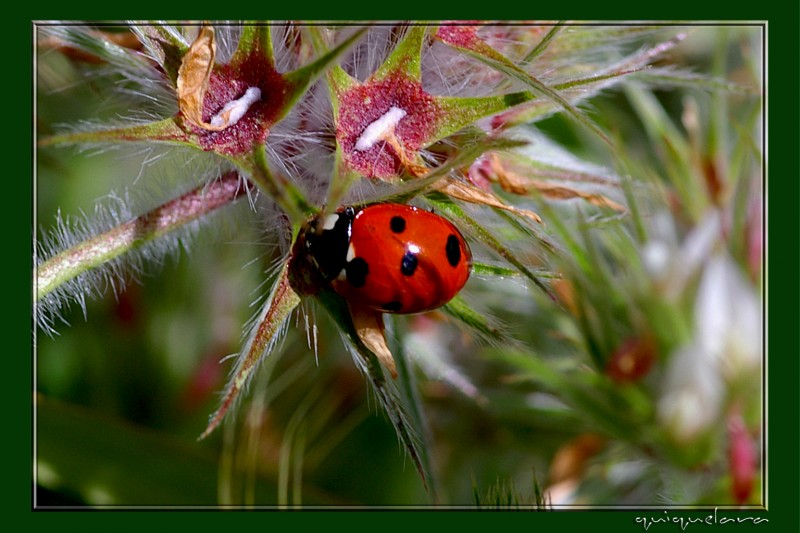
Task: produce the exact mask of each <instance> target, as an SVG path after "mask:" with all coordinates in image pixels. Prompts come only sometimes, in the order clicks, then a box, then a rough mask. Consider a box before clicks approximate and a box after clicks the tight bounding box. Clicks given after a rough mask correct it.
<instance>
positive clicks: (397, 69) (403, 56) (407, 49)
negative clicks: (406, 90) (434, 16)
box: [370, 25, 426, 82]
mask: <svg viewBox="0 0 800 533" xmlns="http://www.w3.org/2000/svg"><path fill="white" fill-rule="evenodd" d="M425 31H426V27H425V26H417V25H415V26H410V27H409V28H408V29H407V30H406V33H405V35H404V36H403V38H402V40H400V42H399V43H397V46H395V47H394V49H393V50H392V53H391V54H389V57H387V58H386V61H384V62H383V64H382V65H381V66H380V67H379V68H378V70H376V71H375V73H373V75H372V76H371V77H370V79H372V80H383V79H385V78H388V77H390V76H394V75H401V76H404V77H406V78H408V79H410V80H414V81H417V82H418V81H420V80H421V79H422V71H421V63H422V43H423V41H424V40H425Z"/></svg>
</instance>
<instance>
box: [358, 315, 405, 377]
mask: <svg viewBox="0 0 800 533" xmlns="http://www.w3.org/2000/svg"><path fill="white" fill-rule="evenodd" d="M350 315H351V316H352V317H353V326H355V329H356V333H357V334H358V338H359V339H361V342H363V343H364V345H365V346H366V347H367V348H369V349H370V351H371V352H372V353H374V354H375V355H376V356H377V357H378V360H379V361H380V362H381V363H382V364H383V366H385V367H386V369H387V370H388V371H389V373H390V374H391V375H392V377H393V378H397V369H396V368H395V364H394V358H393V357H392V352H391V351H390V350H389V346H387V344H386V336H385V335H384V326H383V314H382V313H381V312H379V311H375V310H373V309H369V308H366V307H363V306H359V305H353V304H350Z"/></svg>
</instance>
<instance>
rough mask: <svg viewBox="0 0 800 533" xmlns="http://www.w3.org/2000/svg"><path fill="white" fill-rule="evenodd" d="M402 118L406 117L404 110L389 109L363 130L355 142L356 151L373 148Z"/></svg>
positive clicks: (397, 108) (394, 107)
mask: <svg viewBox="0 0 800 533" xmlns="http://www.w3.org/2000/svg"><path fill="white" fill-rule="evenodd" d="M404 116H406V111H405V109H401V108H399V107H396V106H392V107H390V108H389V110H388V111H387V112H386V113H384V114H383V115H381V116H380V117H379V118H378V119H377V120H375V121H374V122H372V123H370V124H369V126H367V127H366V128H364V131H363V132H361V135H360V136H359V137H358V139H357V140H356V150H358V151H363V150H369V149H370V148H372V147H373V146H375V143H376V142H378V141H380V140H383V139H385V138H386V135H388V134H390V133H391V132H393V131H394V128H395V126H397V123H398V122H400V120H401V119H402V118H403V117H404Z"/></svg>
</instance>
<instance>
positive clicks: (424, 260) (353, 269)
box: [330, 204, 472, 314]
mask: <svg viewBox="0 0 800 533" xmlns="http://www.w3.org/2000/svg"><path fill="white" fill-rule="evenodd" d="M348 212H349V213H350V216H352V217H353V218H352V223H351V226H350V235H349V241H348V242H347V252H346V255H345V262H344V268H342V269H341V271H340V272H339V273H338V275H337V276H336V277H334V278H333V279H331V281H330V285H331V287H332V288H333V290H334V291H336V292H337V293H338V294H339V295H341V296H342V297H344V298H345V299H347V300H348V301H350V302H354V303H358V304H361V305H364V306H366V307H369V308H372V309H376V310H379V311H383V312H387V313H402V314H408V313H421V312H424V311H429V310H431V309H435V308H437V307H439V306H441V305H444V304H445V303H447V302H448V301H450V300H451V299H452V298H453V296H455V295H456V294H457V293H458V291H460V290H461V288H462V287H463V286H464V284H465V283H466V282H467V279H468V278H469V274H470V269H471V267H472V253H471V252H470V249H469V246H467V243H466V241H465V240H464V237H463V236H462V235H461V233H460V232H459V231H458V229H457V228H456V227H455V226H454V225H453V224H452V223H451V222H449V221H448V220H446V219H444V218H442V217H440V216H439V215H436V214H434V213H431V212H429V211H425V210H424V209H419V208H416V207H413V206H407V205H401V204H375V205H370V206H367V207H365V208H363V209H361V210H360V211H353V210H350V211H346V212H344V213H340V214H339V216H340V217H346V216H348V215H347V213H348ZM352 213H354V215H353V214H352Z"/></svg>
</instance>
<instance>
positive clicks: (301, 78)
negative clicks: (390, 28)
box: [284, 28, 367, 108]
mask: <svg viewBox="0 0 800 533" xmlns="http://www.w3.org/2000/svg"><path fill="white" fill-rule="evenodd" d="M365 31H367V28H361V29H359V30H358V31H355V32H353V34H352V35H350V36H349V37H347V38H346V39H345V40H344V41H342V42H341V43H339V44H338V45H336V47H334V48H333V49H331V50H329V51H327V52H325V53H324V54H323V55H322V56H320V57H318V58H317V59H316V60H315V61H313V62H311V63H309V64H308V65H305V66H303V67H300V68H298V69H297V70H293V71H292V72H289V73H287V74H285V75H284V77H285V79H286V82H287V83H288V85H289V87H291V89H290V91H291V93H290V95H289V96H288V99H287V108H289V107H291V104H293V103H294V102H295V101H296V100H297V99H299V98H300V96H302V95H303V93H305V92H306V91H307V90H308V88H309V87H311V85H312V84H313V83H314V82H315V81H317V80H318V79H319V77H320V76H322V75H323V74H325V73H326V72H329V71H335V70H336V69H337V68H339V69H340V67H338V66H337V67H335V68H334V64H335V62H336V61H337V60H338V59H339V58H340V57H341V56H342V54H344V53H345V52H346V51H347V50H349V49H350V47H351V46H352V45H353V44H354V43H355V42H356V41H357V40H358V39H360V38H361V36H362V35H363V34H364V32H365ZM340 70H341V69H340ZM342 73H344V71H342ZM345 75H346V74H345ZM331 76H333V77H336V76H341V74H336V73H334V72H332V74H331ZM331 76H329V82H330V77H331Z"/></svg>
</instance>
